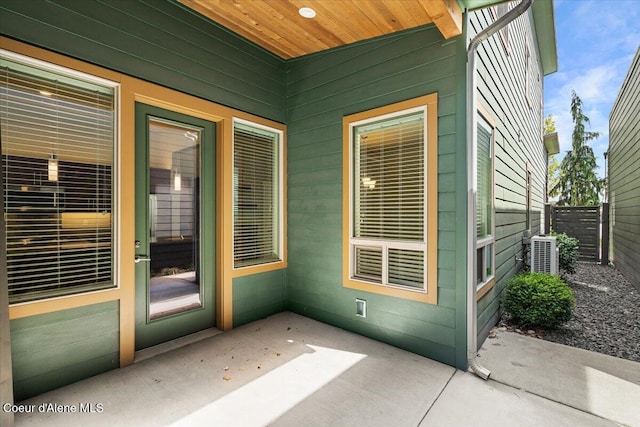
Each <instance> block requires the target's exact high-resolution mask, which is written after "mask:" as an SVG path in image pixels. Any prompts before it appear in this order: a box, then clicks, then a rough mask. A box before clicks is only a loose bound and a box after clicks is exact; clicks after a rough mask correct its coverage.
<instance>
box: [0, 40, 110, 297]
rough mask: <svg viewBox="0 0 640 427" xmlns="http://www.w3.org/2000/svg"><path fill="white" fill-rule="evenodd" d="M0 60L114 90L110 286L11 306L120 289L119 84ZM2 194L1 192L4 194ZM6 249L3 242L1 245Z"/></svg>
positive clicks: (25, 59)
mask: <svg viewBox="0 0 640 427" xmlns="http://www.w3.org/2000/svg"><path fill="white" fill-rule="evenodd" d="M0 57H2V58H4V59H6V60H9V61H13V62H17V63H20V64H23V65H25V66H27V67H33V68H40V69H42V70H44V71H47V72H51V73H54V74H58V75H59V76H60V77H62V78H64V77H65V76H66V77H69V78H73V79H77V80H83V81H86V82H87V83H92V84H95V85H100V86H104V87H108V88H110V89H112V90H113V147H112V149H113V151H112V165H111V285H110V286H96V288H95V289H91V288H82V289H78V290H77V291H75V292H61V293H60V294H59V295H58V294H53V295H44V296H43V297H41V298H34V299H29V300H28V301H26V302H22V301H19V302H15V303H10V304H9V305H10V306H15V305H23V304H32V303H38V302H43V301H51V300H56V299H59V298H67V297H73V296H78V295H85V294H95V293H99V292H104V291H111V290H114V289H120V281H119V278H120V216H119V212H120V206H121V201H120V197H121V191H120V189H121V181H120V161H121V137H120V135H121V105H120V100H121V84H120V83H119V82H115V81H112V80H108V79H105V78H102V77H98V76H95V75H92V74H89V73H85V72H82V71H78V70H74V69H72V68H68V67H65V66H61V65H58V64H54V63H51V62H48V61H43V60H40V59H36V58H33V57H31V56H26V55H22V54H19V53H15V52H12V51H8V50H5V49H0ZM3 191H4V190H3ZM2 244H4V245H6V240H5V241H4V242H2Z"/></svg>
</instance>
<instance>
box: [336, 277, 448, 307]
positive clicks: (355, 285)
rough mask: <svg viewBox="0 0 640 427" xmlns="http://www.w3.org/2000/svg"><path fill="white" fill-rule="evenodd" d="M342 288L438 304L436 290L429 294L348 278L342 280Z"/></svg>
mask: <svg viewBox="0 0 640 427" xmlns="http://www.w3.org/2000/svg"><path fill="white" fill-rule="evenodd" d="M343 286H344V287H345V288H350V289H356V290H359V291H365V292H371V293H375V294H380V295H386V296H390V297H396V298H403V299H408V300H412V301H418V302H423V303H427V304H434V305H435V304H437V303H438V294H437V291H436V289H432V290H431V292H429V290H424V289H415V290H414V289H408V288H403V287H396V286H390V285H381V284H378V283H372V282H365V281H360V280H354V279H350V278H345V279H344V283H343ZM433 288H436V286H435V285H434V286H433Z"/></svg>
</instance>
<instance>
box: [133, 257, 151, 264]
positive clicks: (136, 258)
mask: <svg viewBox="0 0 640 427" xmlns="http://www.w3.org/2000/svg"><path fill="white" fill-rule="evenodd" d="M150 261H151V258H150V257H149V256H148V255H136V256H135V258H134V259H133V262H135V263H136V264H137V263H139V262H150Z"/></svg>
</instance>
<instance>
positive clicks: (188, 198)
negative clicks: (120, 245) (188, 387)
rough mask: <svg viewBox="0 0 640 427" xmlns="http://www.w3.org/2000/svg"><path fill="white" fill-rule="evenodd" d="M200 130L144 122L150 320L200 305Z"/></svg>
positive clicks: (174, 124) (152, 121)
mask: <svg viewBox="0 0 640 427" xmlns="http://www.w3.org/2000/svg"><path fill="white" fill-rule="evenodd" d="M201 133H202V131H201V129H198V128H193V127H189V126H186V125H184V124H181V123H175V122H170V121H167V120H162V119H155V118H151V119H150V120H149V252H150V253H149V255H150V258H151V260H150V276H149V286H148V290H149V295H148V301H149V317H150V318H151V319H157V318H159V317H163V316H168V315H171V314H175V313H179V312H182V311H185V310H190V309H194V308H199V307H201V306H202V298H201V286H200V274H199V265H200V259H199V257H200V250H199V247H200V237H199V229H200V185H199V183H200V139H201Z"/></svg>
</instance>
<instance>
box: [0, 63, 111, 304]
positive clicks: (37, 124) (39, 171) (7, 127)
mask: <svg viewBox="0 0 640 427" xmlns="http://www.w3.org/2000/svg"><path fill="white" fill-rule="evenodd" d="M115 92H116V86H115V84H112V83H110V82H106V81H102V80H100V79H97V78H93V77H91V76H86V75H82V74H80V73H78V72H75V71H71V70H65V69H63V68H61V67H58V66H50V65H48V64H45V63H42V62H40V61H36V60H31V59H29V58H24V57H21V56H18V55H14V54H11V53H7V52H4V51H3V52H2V53H1V55H0V116H1V119H0V125H1V138H2V167H3V169H2V173H3V192H4V215H5V219H6V246H7V274H8V279H9V298H10V301H11V302H12V303H16V302H23V301H32V300H37V299H42V298H48V297H53V296H60V295H67V294H72V293H77V292H84V291H89V290H96V289H104V288H108V287H112V286H114V280H113V243H114V241H113V240H114V239H113V222H112V212H113V158H114V155H113V153H114V141H115V117H116V113H115V108H116V106H115Z"/></svg>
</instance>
